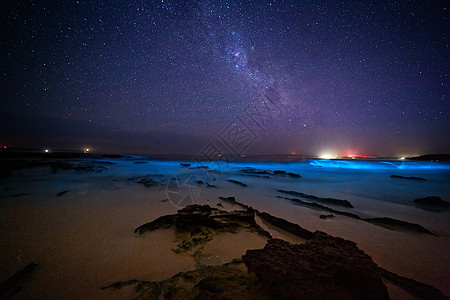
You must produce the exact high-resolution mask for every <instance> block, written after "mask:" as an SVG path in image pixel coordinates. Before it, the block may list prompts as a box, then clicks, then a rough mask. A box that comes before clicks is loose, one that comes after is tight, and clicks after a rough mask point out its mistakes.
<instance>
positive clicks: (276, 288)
mask: <svg viewBox="0 0 450 300" xmlns="http://www.w3.org/2000/svg"><path fill="white" fill-rule="evenodd" d="M242 258H243V261H244V263H245V265H246V266H247V267H248V269H249V271H250V272H252V273H255V274H256V276H257V277H258V279H259V280H260V281H261V283H262V285H263V286H264V289H265V291H267V292H268V293H269V294H270V295H271V296H273V297H277V298H278V299H389V295H388V292H387V288H386V286H385V285H384V283H383V282H382V281H381V276H380V274H379V271H378V266H377V265H376V264H375V263H374V262H373V261H372V259H371V258H370V256H369V255H367V254H365V253H364V252H363V251H362V250H360V249H359V248H358V247H357V246H356V244H355V243H353V242H351V241H348V240H344V239H341V238H336V237H332V236H329V235H327V234H325V233H323V232H319V231H316V232H315V233H314V235H313V236H312V238H311V240H309V241H308V242H306V243H305V244H300V245H293V244H290V243H288V242H285V241H283V240H279V239H272V240H269V241H268V242H267V244H266V246H265V247H264V249H261V250H248V251H247V253H246V254H245V255H244V256H243V257H242Z"/></svg>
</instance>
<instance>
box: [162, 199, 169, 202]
mask: <svg viewBox="0 0 450 300" xmlns="http://www.w3.org/2000/svg"><path fill="white" fill-rule="evenodd" d="M168 201H169V199H163V200H161V202H168Z"/></svg>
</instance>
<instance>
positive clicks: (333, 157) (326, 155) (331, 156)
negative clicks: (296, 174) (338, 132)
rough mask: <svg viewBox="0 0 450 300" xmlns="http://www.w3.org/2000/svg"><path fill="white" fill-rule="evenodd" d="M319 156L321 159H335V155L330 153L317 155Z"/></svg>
mask: <svg viewBox="0 0 450 300" xmlns="http://www.w3.org/2000/svg"><path fill="white" fill-rule="evenodd" d="M319 158H321V159H335V158H337V156H336V155H331V154H324V155H321V156H319Z"/></svg>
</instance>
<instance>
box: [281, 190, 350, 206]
mask: <svg viewBox="0 0 450 300" xmlns="http://www.w3.org/2000/svg"><path fill="white" fill-rule="evenodd" d="M278 192H280V193H283V194H288V195H292V196H297V197H301V198H304V199H309V200H315V201H319V202H324V203H330V204H334V205H340V206H345V207H350V208H352V207H353V205H352V204H351V203H350V202H349V201H347V200H340V199H334V198H322V197H317V196H314V195H308V194H304V193H300V192H296V191H285V190H278Z"/></svg>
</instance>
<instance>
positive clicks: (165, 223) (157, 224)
mask: <svg viewBox="0 0 450 300" xmlns="http://www.w3.org/2000/svg"><path fill="white" fill-rule="evenodd" d="M176 217H177V215H166V216H162V217H159V218H157V219H156V220H154V221H152V222H148V223H145V224H144V225H141V226H139V227H138V228H136V229H135V230H134V232H135V233H139V234H143V233H145V232H147V231H153V230H157V229H167V228H170V227H171V226H172V225H173V224H174V223H175V220H176Z"/></svg>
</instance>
